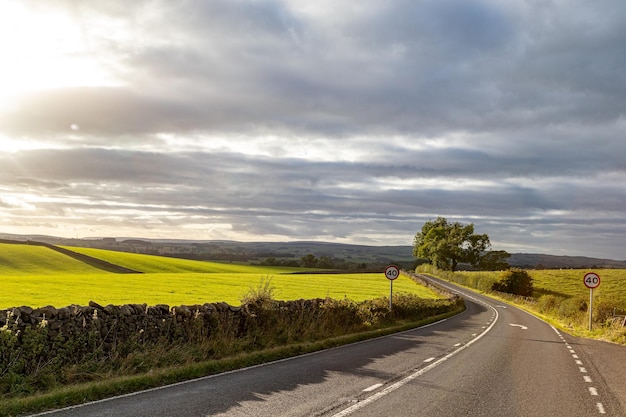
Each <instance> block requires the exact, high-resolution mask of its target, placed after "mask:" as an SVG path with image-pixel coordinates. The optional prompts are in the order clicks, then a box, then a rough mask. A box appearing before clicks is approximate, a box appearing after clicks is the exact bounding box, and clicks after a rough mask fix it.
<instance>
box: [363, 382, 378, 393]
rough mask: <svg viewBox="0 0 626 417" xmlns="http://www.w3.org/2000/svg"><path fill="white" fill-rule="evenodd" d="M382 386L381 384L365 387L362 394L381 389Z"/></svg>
mask: <svg viewBox="0 0 626 417" xmlns="http://www.w3.org/2000/svg"><path fill="white" fill-rule="evenodd" d="M382 386H383V384H374V385H372V386H371V387H367V388H365V389H364V390H363V392H370V391H374V390H375V389H377V388H380V387H382Z"/></svg>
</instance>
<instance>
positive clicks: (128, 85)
mask: <svg viewBox="0 0 626 417" xmlns="http://www.w3.org/2000/svg"><path fill="white" fill-rule="evenodd" d="M32 4H33V7H35V4H34V3H32ZM350 5H353V3H347V2H341V1H339V2H335V3H333V7H334V8H335V10H334V12H333V13H329V12H328V11H326V12H324V11H320V10H318V11H317V13H316V12H310V13H308V12H305V11H303V9H305V8H306V7H305V6H303V5H302V4H301V3H297V2H289V1H267V2H264V1H261V2H253V3H249V2H240V1H211V2H172V1H156V2H150V3H143V2H132V3H128V2H113V1H112V2H100V3H80V4H78V3H76V4H72V5H71V6H68V3H67V2H64V1H63V2H57V3H49V4H48V5H47V6H41V5H40V6H37V7H56V8H57V9H60V10H64V11H66V12H67V13H69V14H70V15H71V16H73V18H74V19H75V22H76V24H77V25H81V28H82V31H83V33H84V36H85V39H86V40H87V41H88V43H89V44H90V45H91V47H92V48H93V52H94V53H98V54H101V57H102V63H103V65H106V67H107V68H109V69H111V71H112V75H113V76H114V77H117V78H118V81H119V85H117V86H110V87H92V88H86V87H85V88H60V89H57V90H48V91H36V92H33V93H31V94H30V95H27V96H23V97H21V98H19V99H18V100H17V101H16V102H15V103H12V104H14V106H13V110H11V111H5V112H4V113H0V138H1V137H2V136H3V135H4V136H8V137H11V138H24V139H39V140H42V141H47V142H48V143H50V144H51V147H56V148H58V149H39V150H33V151H22V152H17V153H0V166H1V168H0V181H1V183H2V184H3V187H4V188H3V196H4V194H6V195H7V196H13V200H10V199H6V200H3V202H2V203H0V204H2V206H3V207H4V208H6V209H7V210H9V211H10V212H11V213H12V214H11V216H13V217H10V221H11V222H13V224H20V222H24V223H25V222H26V220H25V219H26V218H27V217H28V216H31V217H32V218H33V221H36V222H38V224H41V225H53V224H55V223H54V222H57V223H56V224H59V225H60V224H61V218H62V217H63V214H64V213H71V214H72V216H66V217H69V218H70V219H71V220H67V221H70V222H74V224H75V225H76V226H78V225H80V223H81V222H83V221H88V220H85V219H86V217H81V216H83V215H84V214H81V213H92V214H93V215H94V216H99V217H98V218H99V219H100V220H99V222H98V223H99V224H100V225H101V226H102V227H105V226H106V227H109V228H110V229H114V228H124V229H123V230H130V229H131V228H132V227H145V228H149V230H153V231H158V230H159V229H160V228H163V229H162V230H169V232H168V233H174V232H172V231H171V230H175V229H176V228H180V226H182V225H193V224H200V225H203V224H207V225H210V224H212V223H216V224H219V225H218V226H216V228H218V229H219V227H223V228H222V229H219V230H217V229H216V231H215V232H214V233H216V234H218V235H220V236H222V237H224V238H228V233H230V232H229V230H230V231H233V232H237V233H240V234H242V235H243V234H245V233H249V234H251V233H254V234H255V235H258V236H262V235H264V234H267V235H278V236H285V237H286V238H287V239H311V238H316V237H320V236H321V237H324V238H327V239H337V240H341V239H345V240H349V239H353V240H357V241H361V242H365V241H369V240H371V241H373V242H381V240H380V239H383V238H384V239H389V240H391V239H395V241H396V242H397V241H398V240H402V239H404V240H403V241H404V242H405V243H407V244H410V240H411V238H412V234H413V233H414V230H417V229H418V228H419V227H421V224H423V222H424V221H426V220H430V219H432V218H434V217H436V216H437V215H445V216H447V217H450V218H452V219H455V220H460V221H465V222H475V223H476V226H477V229H482V228H484V230H485V231H486V232H488V233H490V236H491V238H492V240H493V241H497V242H502V243H503V244H505V245H509V246H510V247H545V248H548V249H550V248H552V249H554V248H557V247H558V248H557V249H561V246H562V249H563V250H566V248H572V250H574V248H575V249H576V250H578V251H581V252H582V251H587V248H586V247H585V243H584V242H577V240H578V239H577V237H579V236H591V235H593V236H598V242H599V243H597V248H596V249H594V250H596V251H597V252H598V253H601V252H603V251H609V252H610V253H612V254H613V255H612V256H614V257H622V258H623V257H624V256H623V255H620V254H622V253H623V251H622V250H621V249H619V248H620V246H621V247H623V244H619V242H623V240H621V239H623V238H620V234H623V232H624V230H623V229H624V226H623V225H624V224H626V222H625V220H626V219H625V218H624V216H623V214H622V213H623V212H624V208H626V194H625V193H624V191H623V189H622V188H623V186H622V184H623V183H624V179H625V174H626V173H625V171H626V164H625V163H624V158H623V155H624V154H625V153H626V143H625V142H624V140H623V139H624V134H625V133H626V122H625V120H626V119H625V115H624V108H625V104H626V103H625V102H624V97H625V94H624V92H625V91H624V89H625V88H626V87H625V86H626V78H625V77H626V72H624V71H623V70H622V69H623V68H624V67H625V64H626V52H625V49H624V47H623V40H624V39H626V25H624V22H625V21H626V8H625V7H623V5H622V2H621V0H609V1H606V2H603V3H602V7H600V6H598V5H597V4H594V3H589V2H582V1H578V0H575V1H570V2H561V1H555V2H551V3H545V2H533V1H530V2H522V1H511V2H497V1H488V0H471V1H461V0H458V1H457V0H427V1H418V2H415V1H408V0H406V1H398V2H384V1H378V2H367V4H363V5H361V6H360V7H356V8H355V7H349V6H350ZM308 7H312V8H316V7H321V5H318V4H309V5H308ZM147 8H149V9H147ZM103 22H104V23H103ZM105 23H106V25H110V26H106V25H105ZM105 26H106V27H111V28H116V29H119V30H117V31H115V30H110V31H103V30H102V28H103V27H105ZM126 33H129V34H130V37H129V38H128V39H123V35H124V34H126ZM72 124H75V125H78V126H79V127H80V129H79V130H78V131H77V130H72V129H71V125H72ZM160 134H169V135H170V136H171V137H172V138H173V139H171V140H169V141H168V140H166V139H163V137H162V136H161V135H160ZM177 138H181V139H182V138H184V139H187V140H189V141H192V140H195V141H196V142H197V143H196V144H195V145H196V146H195V147H192V149H193V151H189V150H188V148H185V149H179V148H178V147H177V145H176V139H177ZM217 138H219V139H224V138H226V139H229V140H232V141H236V142H237V143H238V144H239V145H240V147H239V148H240V149H244V148H245V146H246V145H247V144H248V143H250V144H254V143H255V142H254V140H255V139H257V138H267V139H263V140H266V141H267V143H266V144H265V145H264V148H263V149H262V151H263V152H264V154H265V155H268V154H271V155H272V156H271V157H270V156H253V155H249V154H244V153H241V152H238V151H236V150H233V149H236V147H233V148H229V150H228V151H224V150H220V148H219V147H218V146H217V145H216V146H215V147H211V146H209V145H210V144H211V143H212V141H214V140H217ZM248 141H249V142H248ZM300 142H301V143H303V144H305V145H306V146H304V145H303V148H306V147H309V148H311V149H313V148H316V149H315V150H318V149H317V148H323V149H324V151H325V152H326V153H327V154H328V155H330V156H331V157H329V158H327V159H326V160H312V159H311V158H310V157H307V156H302V157H295V156H294V155H295V153H294V152H293V149H292V148H289V146H288V144H291V143H300ZM52 145H53V146H52ZM206 149H213V151H207V150H206ZM146 150H149V151H146ZM364 150H367V151H368V152H369V155H367V156H365V152H363V151H364ZM352 153H353V154H355V155H358V157H357V156H355V157H354V158H349V157H348V158H347V159H349V160H348V161H343V162H342V161H339V160H338V158H337V157H334V156H335V154H338V155H351V154H352ZM302 154H303V155H306V152H303V153H302ZM381 184H382V185H381ZM463 184H465V185H463ZM20 192H22V193H26V192H29V193H31V194H33V195H40V196H43V197H46V198H42V201H31V202H26V203H28V204H30V205H32V206H36V210H41V213H43V214H41V217H40V218H39V217H37V216H38V215H39V214H37V215H35V214H34V213H26V214H23V213H22V211H23V210H26V209H31V208H30V206H29V205H28V204H26V203H25V204H22V205H20V201H21V200H20V199H21V198H23V195H21V194H20ZM7 198H8V197H7ZM34 200H36V199H34ZM20 213H22V214H20ZM37 213H39V211H37ZM22 215H23V216H22ZM47 215H50V216H51V217H52V218H55V219H56V218H57V217H55V216H58V220H54V222H53V221H52V220H50V219H49V218H48V217H46V216H47ZM20 216H22V217H20ZM37 219H39V220H37ZM94 227H95V226H94ZM199 227H205V226H199ZM206 227H210V226H206ZM229 228H230V229H229ZM146 230H148V229H146ZM163 233H165V232H163ZM212 236H215V235H212ZM381 236H382V237H381ZM391 236H393V238H392V237H391ZM594 239H595V237H594ZM581 240H583V239H582V238H581ZM594 241H595V240H594ZM607 242H608V243H607ZM516 245H517V246H516ZM542 245H543V246H542ZM550 245H552V246H550ZM548 249H546V251H550V250H548ZM555 250H556V249H555Z"/></svg>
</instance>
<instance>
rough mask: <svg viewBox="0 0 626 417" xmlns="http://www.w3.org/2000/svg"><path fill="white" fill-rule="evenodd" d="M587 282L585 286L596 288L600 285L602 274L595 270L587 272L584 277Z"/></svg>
mask: <svg viewBox="0 0 626 417" xmlns="http://www.w3.org/2000/svg"><path fill="white" fill-rule="evenodd" d="M583 281H584V283H585V287H587V288H591V289H593V288H596V287H599V286H600V276H599V275H598V274H596V273H595V272H589V273H588V274H585V278H584V279H583Z"/></svg>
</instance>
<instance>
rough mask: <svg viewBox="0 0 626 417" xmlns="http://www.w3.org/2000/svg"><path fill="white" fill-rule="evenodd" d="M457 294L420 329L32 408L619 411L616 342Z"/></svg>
mask: <svg viewBox="0 0 626 417" xmlns="http://www.w3.org/2000/svg"><path fill="white" fill-rule="evenodd" d="M445 285H447V286H451V284H445ZM456 291H457V292H458V293H459V294H461V295H462V296H463V297H465V298H466V304H467V306H468V309H467V311H465V312H464V313H462V314H460V315H458V316H455V317H452V318H449V319H447V320H445V321H441V322H438V323H435V324H432V325H430V326H426V327H422V328H419V329H415V330H411V331H407V332H404V333H399V334H395V335H390V336H386V337H382V338H378V339H375V340H369V341H365V342H360V343H356V344H352V345H349V346H344V347H340V348H335V349H330V350H326V351H323V352H318V353H314V354H309V355H304V356H300V357H296V358H291V359H287V360H283V361H278V362H274V363H270V364H265V365H260V366H255V367H252V368H247V369H243V370H240V371H235V372H230V373H226V374H220V375H216V376H212V377H207V378H201V379H197V380H194V381H189V382H185V383H180V384H176V385H172V386H168V387H163V388H159V389H154V390H149V391H143V392H140V393H136V394H131V395H126V396H122V397H117V398H113V399H110V400H105V401H99V402H95V403H89V404H85V405H82V406H78V407H73V408H68V409H63V410H58V411H54V412H49V413H44V414H39V415H50V416H56V417H60V416H64V417H69V416H81V417H88V416H99V417H104V416H116V417H118V416H150V417H158V416H168V417H176V416H185V417H186V416H233V417H238V416H290V417H292V416H332V417H346V416H429V417H438V416H441V417H444V416H455V417H456V416H461V415H462V416H490V417H491V416H499V417H502V416H540V417H546V416H572V417H575V416H581V417H582V416H584V417H588V416H596V415H598V416H602V415H607V416H624V415H626V414H625V413H624V410H625V405H626V348H624V347H621V346H616V345H611V344H608V343H603V342H597V341H590V340H586V339H578V338H574V337H571V336H569V335H567V334H564V333H562V332H559V331H557V330H556V329H554V328H553V327H551V326H550V325H548V324H546V323H545V322H543V321H540V320H538V319H536V318H534V317H533V316H531V315H529V314H527V313H525V312H523V311H521V310H519V309H516V308H514V307H511V306H509V305H506V304H503V303H499V302H496V301H494V300H491V299H489V298H487V297H483V296H479V295H476V294H473V293H470V292H468V291H467V290H463V289H460V288H457V289H456Z"/></svg>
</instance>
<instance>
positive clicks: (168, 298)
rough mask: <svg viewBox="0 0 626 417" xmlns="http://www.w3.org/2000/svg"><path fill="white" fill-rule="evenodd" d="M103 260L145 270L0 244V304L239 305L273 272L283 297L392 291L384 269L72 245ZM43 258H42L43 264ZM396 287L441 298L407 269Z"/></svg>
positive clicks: (359, 297) (355, 296) (359, 296)
mask: <svg viewBox="0 0 626 417" xmlns="http://www.w3.org/2000/svg"><path fill="white" fill-rule="evenodd" d="M69 249H71V250H76V251H77V252H81V253H85V254H87V255H90V256H92V257H97V258H99V259H103V260H105V261H108V262H111V263H115V264H117V265H122V266H125V267H127V268H131V269H135V270H139V271H142V272H144V273H143V274H114V273H109V272H103V271H101V270H99V269H96V268H93V267H90V266H88V265H86V264H83V263H82V262H79V261H76V260H74V259H72V258H70V257H68V256H65V255H63V254H60V253H58V252H55V251H53V250H51V249H48V248H45V247H39V246H28V245H11V244H0V254H1V256H2V258H0V276H2V277H3V278H2V286H3V291H1V292H0V308H2V309H5V308H10V307H16V306H22V305H26V306H29V307H33V308H37V307H43V306H46V305H52V306H54V307H64V306H67V305H71V304H78V305H87V304H88V303H89V301H95V302H97V303H99V304H102V305H106V304H114V305H120V304H134V303H137V304H143V303H146V304H148V305H156V304H167V305H170V306H173V305H183V304H188V305H189V304H204V303H207V302H222V301H223V302H227V303H229V304H231V305H239V304H240V303H241V299H242V297H243V295H244V294H245V293H246V292H247V291H248V290H249V289H250V288H251V287H256V286H257V285H258V284H259V282H260V281H261V280H263V279H267V278H268V277H271V278H272V283H273V285H274V287H275V291H274V296H275V297H276V299H278V300H296V299H301V298H304V299H312V298H336V299H344V298H347V299H351V300H354V301H363V300H368V299H373V298H378V297H383V296H386V295H388V294H389V281H388V280H387V279H386V278H385V277H384V275H383V273H382V272H381V273H380V274H306V273H305V274H301V273H298V274H291V273H292V272H296V271H297V272H307V270H306V269H303V268H289V267H263V266H248V265H234V264H222V263H219V262H203V261H192V260H185V259H174V258H166V257H160V256H152V255H140V254H131V253H124V252H112V251H106V250H100V249H84V248H69ZM40 263H41V264H40ZM393 286H394V292H396V291H397V292H406V293H410V294H415V295H418V296H420V297H422V298H431V299H434V298H440V297H439V296H438V295H437V294H436V293H434V292H432V291H431V290H429V289H427V288H426V287H423V286H421V285H418V284H416V283H415V282H414V281H412V280H411V279H410V278H408V277H405V276H402V277H400V278H398V279H396V280H395V281H394V283H393Z"/></svg>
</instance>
